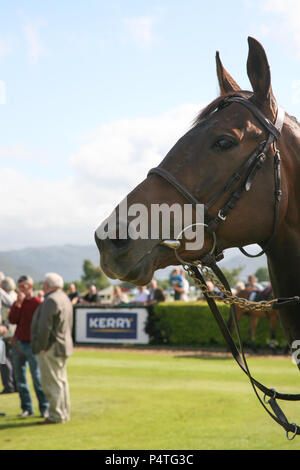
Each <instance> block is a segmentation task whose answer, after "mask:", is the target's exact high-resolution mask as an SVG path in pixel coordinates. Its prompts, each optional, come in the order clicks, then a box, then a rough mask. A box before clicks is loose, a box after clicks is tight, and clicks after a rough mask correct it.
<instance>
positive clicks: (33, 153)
mask: <svg viewBox="0 0 300 470" xmlns="http://www.w3.org/2000/svg"><path fill="white" fill-rule="evenodd" d="M47 158H49V155H47V152H45V151H44V150H41V151H39V150H31V149H29V148H28V147H27V146H26V145H25V144H24V143H23V142H15V143H14V144H10V145H7V146H3V147H0V159H1V160H2V161H9V159H17V160H26V161H33V162H36V163H46V162H47Z"/></svg>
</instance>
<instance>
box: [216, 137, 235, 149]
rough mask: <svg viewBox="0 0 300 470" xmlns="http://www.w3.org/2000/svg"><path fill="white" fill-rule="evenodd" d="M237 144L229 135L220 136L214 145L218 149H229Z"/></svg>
mask: <svg viewBox="0 0 300 470" xmlns="http://www.w3.org/2000/svg"><path fill="white" fill-rule="evenodd" d="M235 145H236V144H235V142H234V141H233V140H232V139H229V138H228V137H220V138H219V139H217V140H216V142H215V143H214V145H213V146H214V147H215V148H217V149H218V150H229V149H231V148H232V147H234V146H235Z"/></svg>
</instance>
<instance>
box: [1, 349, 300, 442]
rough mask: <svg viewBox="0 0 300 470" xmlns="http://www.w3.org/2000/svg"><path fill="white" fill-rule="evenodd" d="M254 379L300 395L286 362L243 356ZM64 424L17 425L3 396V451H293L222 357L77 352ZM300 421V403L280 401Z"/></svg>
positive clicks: (13, 399) (13, 403) (10, 399)
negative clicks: (246, 359)
mask: <svg viewBox="0 0 300 470" xmlns="http://www.w3.org/2000/svg"><path fill="white" fill-rule="evenodd" d="M249 366H250V368H251V370H252V372H253V375H254V377H255V378H256V379H257V380H260V381H262V382H263V383H264V384H265V385H267V386H270V387H274V388H278V390H280V391H286V392H290V393H299V391H300V380H299V373H298V371H297V369H296V366H295V365H293V364H292V362H291V360H290V359H289V358H268V357H265V358H255V357H250V358H249ZM68 375H69V384H70V393H71V408H72V416H71V421H70V422H68V423H66V424H58V425H49V426H37V425H36V423H37V422H40V421H41V419H40V418H39V416H38V415H39V413H38V409H37V402H36V398H35V396H34V393H33V394H32V396H33V397H34V404H35V410H36V414H35V415H33V416H32V417H30V418H28V419H26V420H22V419H20V418H18V417H17V415H18V413H19V412H20V408H19V397H18V395H17V394H11V395H2V396H1V397H0V411H6V413H7V415H6V416H5V417H0V435H1V439H0V449H1V450H3V449H7V450H10V449H18V450H21V449H26V450H29V449H34V450H37V449H43V450H44V449H70V450H72V449H78V450H92V449H95V450H101V449H105V450H111V449H115V450H117V449H120V450H122V449H123V450H124V449H129V450H138V449H142V450H147V449H152V450H153V449H157V450H173V449H181V450H184V449H191V450H197V449H292V450H295V449H297V450H299V449H300V437H298V438H297V437H296V439H294V440H293V441H291V442H289V441H287V440H286V438H285V432H284V430H283V429H282V428H281V427H280V426H279V425H277V424H276V423H275V422H273V420H272V419H271V418H270V417H269V416H268V414H267V413H266V412H265V410H264V409H263V408H262V406H261V405H260V404H259V402H258V400H257V398H256V397H255V395H254V392H253V391H252V388H251V385H250V384H249V382H248V379H247V377H246V375H245V374H244V373H243V372H242V371H241V370H240V368H239V367H238V366H237V364H236V363H235V361H234V360H233V359H231V358H229V357H217V358H216V357H214V358H212V357H205V356H203V355H200V354H198V355H197V352H191V353H190V354H189V355H186V354H185V355H182V354H181V353H180V352H176V351H174V352H173V353H172V354H164V353H162V352H153V351H147V352H143V351H132V350H130V351H129V350H124V349H123V350H115V349H114V350H107V349H105V350H102V349H86V350H84V349H76V350H75V353H74V355H73V356H72V357H71V358H70V359H69V362H68ZM283 409H284V410H285V412H286V414H287V416H288V418H289V419H290V420H291V421H295V422H297V423H298V424H300V403H298V404H297V403H284V404H283Z"/></svg>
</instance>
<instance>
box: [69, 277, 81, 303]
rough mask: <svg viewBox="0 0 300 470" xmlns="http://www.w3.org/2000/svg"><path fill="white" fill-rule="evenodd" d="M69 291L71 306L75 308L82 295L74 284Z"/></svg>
mask: <svg viewBox="0 0 300 470" xmlns="http://www.w3.org/2000/svg"><path fill="white" fill-rule="evenodd" d="M68 290H69V294H68V297H69V299H70V301H71V304H72V305H73V306H74V305H76V304H77V303H78V301H79V299H80V294H79V292H78V290H77V289H76V286H75V284H74V283H73V282H72V283H71V284H70V285H69V289H68Z"/></svg>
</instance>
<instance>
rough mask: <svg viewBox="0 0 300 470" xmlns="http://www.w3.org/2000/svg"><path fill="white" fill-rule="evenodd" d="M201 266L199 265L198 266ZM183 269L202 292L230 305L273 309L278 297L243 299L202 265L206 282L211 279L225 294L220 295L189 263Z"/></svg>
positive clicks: (248, 308)
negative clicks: (259, 299) (260, 299)
mask: <svg viewBox="0 0 300 470" xmlns="http://www.w3.org/2000/svg"><path fill="white" fill-rule="evenodd" d="M198 268H199V266H198ZM183 269H184V270H185V271H186V272H187V273H188V275H189V276H190V277H191V278H192V279H193V280H194V282H195V283H196V284H197V285H198V286H199V287H200V289H201V290H202V292H204V293H205V294H206V295H207V296H208V297H211V298H213V299H215V300H218V301H221V302H224V303H225V304H228V305H232V304H234V305H237V306H238V307H240V308H242V309H245V310H253V311H255V310H272V309H273V306H272V305H273V302H275V301H276V299H272V300H268V301H267V300H262V301H261V302H253V301H250V300H247V299H243V298H241V297H237V296H236V295H233V294H232V292H230V291H228V290H226V289H225V287H224V286H223V285H222V283H221V282H219V280H218V279H217V278H216V277H215V276H214V275H213V273H212V272H210V271H209V269H208V268H207V267H206V266H204V267H203V266H202V265H200V268H199V269H201V272H202V275H203V277H204V278H205V280H206V282H207V281H211V282H212V283H213V284H214V285H216V286H217V288H218V289H219V291H220V292H221V293H222V294H223V295H224V297H223V296H222V295H218V294H216V293H214V292H212V291H211V290H210V289H209V288H208V286H207V284H203V283H202V282H201V281H200V280H199V279H198V278H197V277H196V276H195V273H194V272H193V271H192V270H191V269H190V267H189V265H183Z"/></svg>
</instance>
